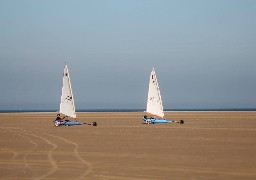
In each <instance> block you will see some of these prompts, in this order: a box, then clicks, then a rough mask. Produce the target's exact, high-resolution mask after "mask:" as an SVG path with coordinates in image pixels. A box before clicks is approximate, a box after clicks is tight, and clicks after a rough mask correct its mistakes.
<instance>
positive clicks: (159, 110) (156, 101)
mask: <svg viewBox="0 0 256 180" xmlns="http://www.w3.org/2000/svg"><path fill="white" fill-rule="evenodd" d="M146 112H148V113H150V114H153V115H155V116H159V117H161V118H163V117H164V111H163V105H162V99H161V94H160V89H159V86H158V82H157V78H156V73H155V70H154V68H153V70H152V71H151V74H150V78H149V87H148V99H147V110H146Z"/></svg>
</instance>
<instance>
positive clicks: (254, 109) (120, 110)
mask: <svg viewBox="0 0 256 180" xmlns="http://www.w3.org/2000/svg"><path fill="white" fill-rule="evenodd" d="M57 111H58V110H53V109H49V110H38V109H36V110H35V109H27V110H0V113H24V112H57ZM143 111H145V109H77V110H76V112H143ZM164 111H256V108H219V109H218V108H216V109H165V110H164Z"/></svg>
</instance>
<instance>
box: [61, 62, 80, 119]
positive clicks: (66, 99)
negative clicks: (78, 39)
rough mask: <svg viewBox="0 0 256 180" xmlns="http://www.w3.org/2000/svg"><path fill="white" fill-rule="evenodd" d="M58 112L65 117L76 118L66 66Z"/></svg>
mask: <svg viewBox="0 0 256 180" xmlns="http://www.w3.org/2000/svg"><path fill="white" fill-rule="evenodd" d="M59 112H60V113H62V114H64V115H66V116H69V117H72V118H76V112H75V103H74V96H73V93H72V88H71V82H70V75H69V72H68V66H67V64H65V66H64V72H63V82H62V91H61V100H60V110H59Z"/></svg>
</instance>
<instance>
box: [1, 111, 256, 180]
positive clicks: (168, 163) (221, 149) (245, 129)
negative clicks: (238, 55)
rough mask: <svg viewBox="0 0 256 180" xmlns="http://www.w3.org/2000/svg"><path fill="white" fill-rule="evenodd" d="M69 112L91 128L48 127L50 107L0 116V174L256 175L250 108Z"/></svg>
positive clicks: (133, 179)
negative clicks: (161, 118) (147, 115)
mask: <svg viewBox="0 0 256 180" xmlns="http://www.w3.org/2000/svg"><path fill="white" fill-rule="evenodd" d="M143 115H144V114H143V112H118V113H114V112H112V113H110V112H109V113H107V112H106V113H103V112H102V113H99V112H93V113H89V112H88V113H77V117H78V118H77V120H78V121H80V122H86V123H92V122H93V121H96V122H97V124H98V126H96V127H95V126H90V125H82V126H69V127H66V126H61V127H54V126H53V123H52V120H53V119H54V118H55V116H56V113H1V114H0V125H1V126H0V179H19V180H22V179H49V180H50V179H102V180H103V179H104V180H106V179H111V180H113V179H114V180H115V179H127V180H146V179H147V180H148V179H154V180H159V179H225V180H226V179H232V180H233V179H243V180H244V179H256V112H255V111H248V112H241V111H240V112H238V111H237V112H221V111H220V112H210V111H209V112H189V111H188V112H182V111H180V112H167V113H166V116H165V118H166V119H172V120H180V119H183V120H184V121H185V124H183V125H180V124H177V123H168V124H154V125H147V124H143V121H142V120H141V119H140V118H141V117H142V116H143Z"/></svg>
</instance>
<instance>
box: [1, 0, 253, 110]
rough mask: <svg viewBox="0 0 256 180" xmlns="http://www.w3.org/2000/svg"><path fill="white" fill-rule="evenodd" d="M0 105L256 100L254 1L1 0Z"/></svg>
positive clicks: (215, 105) (185, 104) (239, 103)
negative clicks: (152, 98) (154, 84)
mask: <svg viewBox="0 0 256 180" xmlns="http://www.w3.org/2000/svg"><path fill="white" fill-rule="evenodd" d="M0 24H1V28H0V60H1V66H0V82H1V86H0V92H1V94H2V96H1V99H0V110H14V109H15V110H19V109H58V108H59V102H60V94H61V86H62V73H63V68H64V64H65V62H67V64H68V67H69V72H70V75H71V83H72V88H73V94H74V99H75V106H76V109H106V108H110V109H145V108H146V98H147V91H148V89H147V88H148V81H149V75H150V71H151V70H152V68H153V67H154V68H155V70H156V74H157V78H158V82H159V86H160V91H161V95H162V100H163V105H164V109H220V108H235V109H243V108H245V109H246V108H256V71H255V67H256V1H253V0H244V1H242V0H216V1H203V0H195V1H190V0H172V1H168V0H158V1H157V0H139V1H135V0H123V1H118V0H108V1H104V0H96V1H89V0H87V1H86V0H85V1H81V0H78V1H65V0H64V1H60V0H55V1H50V0H45V1H31V0H23V1H18V0H12V1H7V0H3V1H0Z"/></svg>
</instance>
